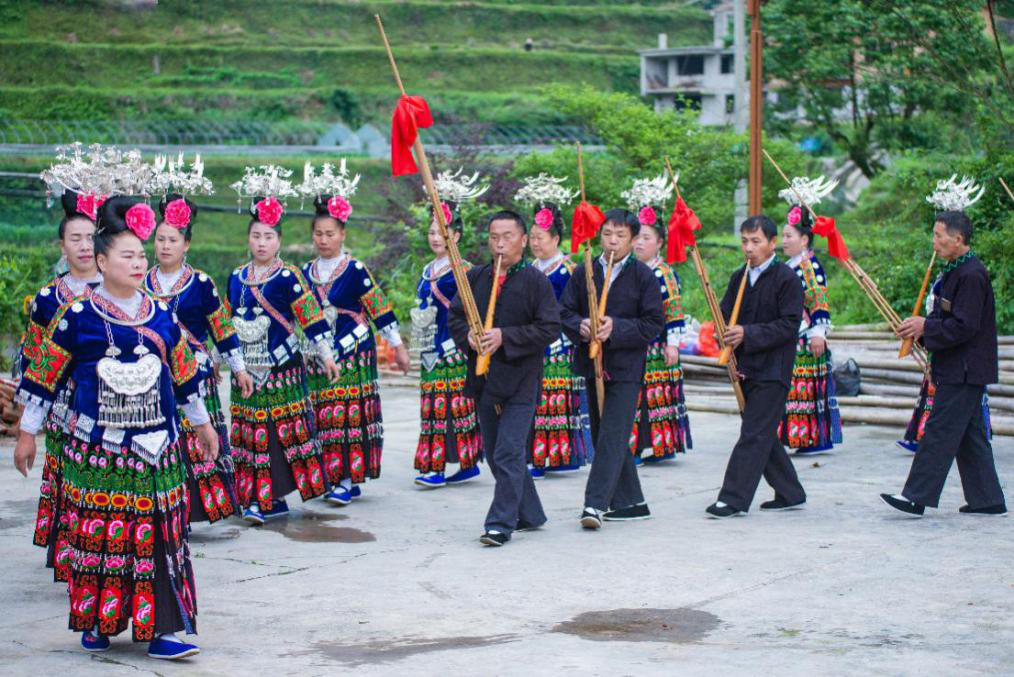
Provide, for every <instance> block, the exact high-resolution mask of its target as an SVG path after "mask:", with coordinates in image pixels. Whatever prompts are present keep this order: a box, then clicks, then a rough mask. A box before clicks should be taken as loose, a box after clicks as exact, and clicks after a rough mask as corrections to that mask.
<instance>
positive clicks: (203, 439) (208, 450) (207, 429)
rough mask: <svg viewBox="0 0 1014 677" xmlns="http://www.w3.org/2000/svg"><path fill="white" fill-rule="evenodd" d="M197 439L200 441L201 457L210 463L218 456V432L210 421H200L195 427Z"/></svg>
mask: <svg viewBox="0 0 1014 677" xmlns="http://www.w3.org/2000/svg"><path fill="white" fill-rule="evenodd" d="M194 430H195V432H196V433H197V440H198V441H199V442H200V443H201V458H203V459H204V461H205V462H206V463H211V462H213V461H214V460H215V459H217V458H218V433H217V432H215V427H214V426H213V425H211V422H210V421H208V422H207V423H202V424H201V425H199V426H197V427H196V428H195V429H194Z"/></svg>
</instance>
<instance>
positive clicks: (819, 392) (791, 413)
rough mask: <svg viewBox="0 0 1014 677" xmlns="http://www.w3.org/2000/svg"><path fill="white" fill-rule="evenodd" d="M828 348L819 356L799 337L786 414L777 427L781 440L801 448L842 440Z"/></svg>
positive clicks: (811, 449)
mask: <svg viewBox="0 0 1014 677" xmlns="http://www.w3.org/2000/svg"><path fill="white" fill-rule="evenodd" d="M831 366H832V361H831V351H830V350H825V351H824V353H823V354H822V355H821V356H820V357H816V356H815V355H814V354H813V353H811V352H810V350H809V347H808V344H807V341H806V338H805V337H800V339H799V345H798V347H797V349H796V361H795V364H793V367H792V381H791V385H790V386H789V394H788V398H787V399H786V402H785V415H784V417H783V418H782V422H781V424H780V425H779V428H778V434H779V438H780V439H781V441H782V444H784V445H786V446H787V447H791V448H792V449H796V450H798V451H800V452H804V453H805V452H809V453H813V452H817V451H827V450H829V449H831V447H833V446H834V445H835V444H841V441H842V433H841V414H840V413H839V411H838V399H837V397H835V390H834V377H833V375H832V373H831Z"/></svg>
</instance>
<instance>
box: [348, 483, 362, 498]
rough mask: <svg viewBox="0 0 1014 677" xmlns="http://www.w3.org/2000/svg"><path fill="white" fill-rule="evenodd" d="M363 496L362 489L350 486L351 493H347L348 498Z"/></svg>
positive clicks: (356, 485)
mask: <svg viewBox="0 0 1014 677" xmlns="http://www.w3.org/2000/svg"><path fill="white" fill-rule="evenodd" d="M362 495H363V491H362V489H360V488H359V485H358V484H354V485H352V491H350V492H349V496H351V497H352V498H359V497H360V496H362Z"/></svg>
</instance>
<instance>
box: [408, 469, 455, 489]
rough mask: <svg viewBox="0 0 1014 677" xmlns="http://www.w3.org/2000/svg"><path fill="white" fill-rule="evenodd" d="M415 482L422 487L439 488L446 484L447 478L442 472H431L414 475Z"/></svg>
mask: <svg viewBox="0 0 1014 677" xmlns="http://www.w3.org/2000/svg"><path fill="white" fill-rule="evenodd" d="M415 483H416V484H417V485H418V486H420V487H422V488H423V489H439V488H440V487H442V486H444V485H446V484H447V480H445V479H444V474H443V473H442V472H431V473H426V474H425V475H419V477H416V478H415Z"/></svg>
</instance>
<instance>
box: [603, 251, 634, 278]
mask: <svg viewBox="0 0 1014 677" xmlns="http://www.w3.org/2000/svg"><path fill="white" fill-rule="evenodd" d="M630 257H631V254H627V255H626V256H624V257H623V258H622V259H620V260H619V261H616V260H615V259H614V260H613V272H612V275H610V276H609V284H612V283H613V282H615V281H616V278H617V276H619V274H620V271H621V270H623V266H624V264H626V263H627V259H629V258H630ZM599 265H600V266H602V270H603V272H604V271H606V270H609V257H607V256H606V255H605V254H602V255H601V256H600V257H599Z"/></svg>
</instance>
